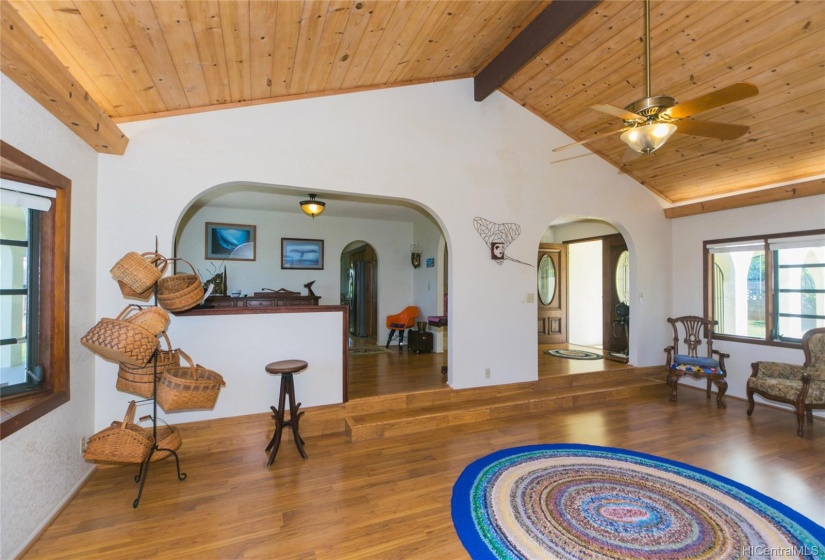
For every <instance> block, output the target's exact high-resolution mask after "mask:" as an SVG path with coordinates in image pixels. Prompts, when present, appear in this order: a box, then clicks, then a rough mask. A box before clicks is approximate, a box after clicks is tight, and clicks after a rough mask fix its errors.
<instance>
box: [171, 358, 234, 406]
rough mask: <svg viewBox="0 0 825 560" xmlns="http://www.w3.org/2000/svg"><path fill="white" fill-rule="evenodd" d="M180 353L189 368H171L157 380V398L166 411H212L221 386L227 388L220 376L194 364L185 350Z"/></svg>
mask: <svg viewBox="0 0 825 560" xmlns="http://www.w3.org/2000/svg"><path fill="white" fill-rule="evenodd" d="M178 352H179V354H180V355H181V356H182V357H183V358H184V359H185V360H186V361H187V362H189V366H181V367H171V368H168V369H167V370H166V371H164V372H163V375H162V376H161V378H160V381H158V391H157V395H156V396H155V398H156V399H157V403H158V406H160V407H161V408H162V409H163V410H164V411H166V412H175V411H178V410H193V409H202V408H213V407H214V406H215V402H216V401H217V400H218V393H219V392H220V390H221V387H223V386H224V385H226V383H225V382H224V380H223V377H222V376H221V374H219V373H217V372H215V371H212V370H211V369H206V368H205V367H203V366H200V365H195V364H194V362H192V359H191V358H190V357H189V356H187V355H186V353H185V352H184V351H183V350H178Z"/></svg>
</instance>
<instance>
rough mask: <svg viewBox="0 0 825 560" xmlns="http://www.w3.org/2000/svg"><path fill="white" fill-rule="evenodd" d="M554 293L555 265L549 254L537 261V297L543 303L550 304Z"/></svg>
mask: <svg viewBox="0 0 825 560" xmlns="http://www.w3.org/2000/svg"><path fill="white" fill-rule="evenodd" d="M555 295H556V265H555V264H553V260H552V259H551V258H550V255H544V256H543V257H542V258H541V261H539V299H540V300H541V303H542V304H543V305H550V302H551V301H553V297H554V296H555Z"/></svg>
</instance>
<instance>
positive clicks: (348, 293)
mask: <svg viewBox="0 0 825 560" xmlns="http://www.w3.org/2000/svg"><path fill="white" fill-rule="evenodd" d="M341 304H342V305H346V306H348V307H349V334H350V336H351V337H356V338H360V339H367V340H369V341H371V342H372V343H375V340H376V337H377V335H378V255H377V254H376V252H375V248H374V247H373V246H372V245H370V244H369V243H367V242H366V241H360V240H359V241H353V242H351V243H348V244H347V245H346V246H345V247H344V249H343V250H342V251H341Z"/></svg>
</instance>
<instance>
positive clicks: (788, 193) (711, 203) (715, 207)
mask: <svg viewBox="0 0 825 560" xmlns="http://www.w3.org/2000/svg"><path fill="white" fill-rule="evenodd" d="M819 194H825V178H819V179H812V180H810V181H803V182H801V183H793V184H790V185H783V186H781V187H774V188H772V189H763V190H760V191H753V192H749V193H743V194H737V195H734V196H726V197H724V198H716V199H713V200H706V201H704V202H694V203H693V204H684V205H682V206H674V207H672V208H665V218H684V217H685V216H696V215H697V214H706V213H708V212H719V211H722V210H732V209H734V208H744V207H746V206H756V205H757V204H767V203H769V202H779V201H782V200H792V199H794V198H803V197H806V196H816V195H819Z"/></svg>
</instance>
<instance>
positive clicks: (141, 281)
mask: <svg viewBox="0 0 825 560" xmlns="http://www.w3.org/2000/svg"><path fill="white" fill-rule="evenodd" d="M166 266H167V265H166V257H164V256H163V255H160V254H158V253H143V254H138V253H135V252H134V251H132V252H129V253H126V254H125V255H123V257H121V259H120V260H119V261H117V262H116V263H115V266H113V267H112V269H111V270H110V271H109V272H111V273H112V277H113V278H114V279H115V280H117V281H118V282H122V283H123V285H125V286H126V287H127V288H128V289H129V290H130V291H129V292H128V293H129V294H135V295H138V296H139V295H142V294H144V293H146V292H147V291H150V290H151V289H152V288H153V287H154V285H155V283H156V282H157V281H158V280H160V277H161V276H163V272H164V271H165V270H166ZM121 292H122V288H121ZM123 295H125V296H126V297H134V296H133V295H127V293H124V294H123ZM147 297H148V296H147Z"/></svg>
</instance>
